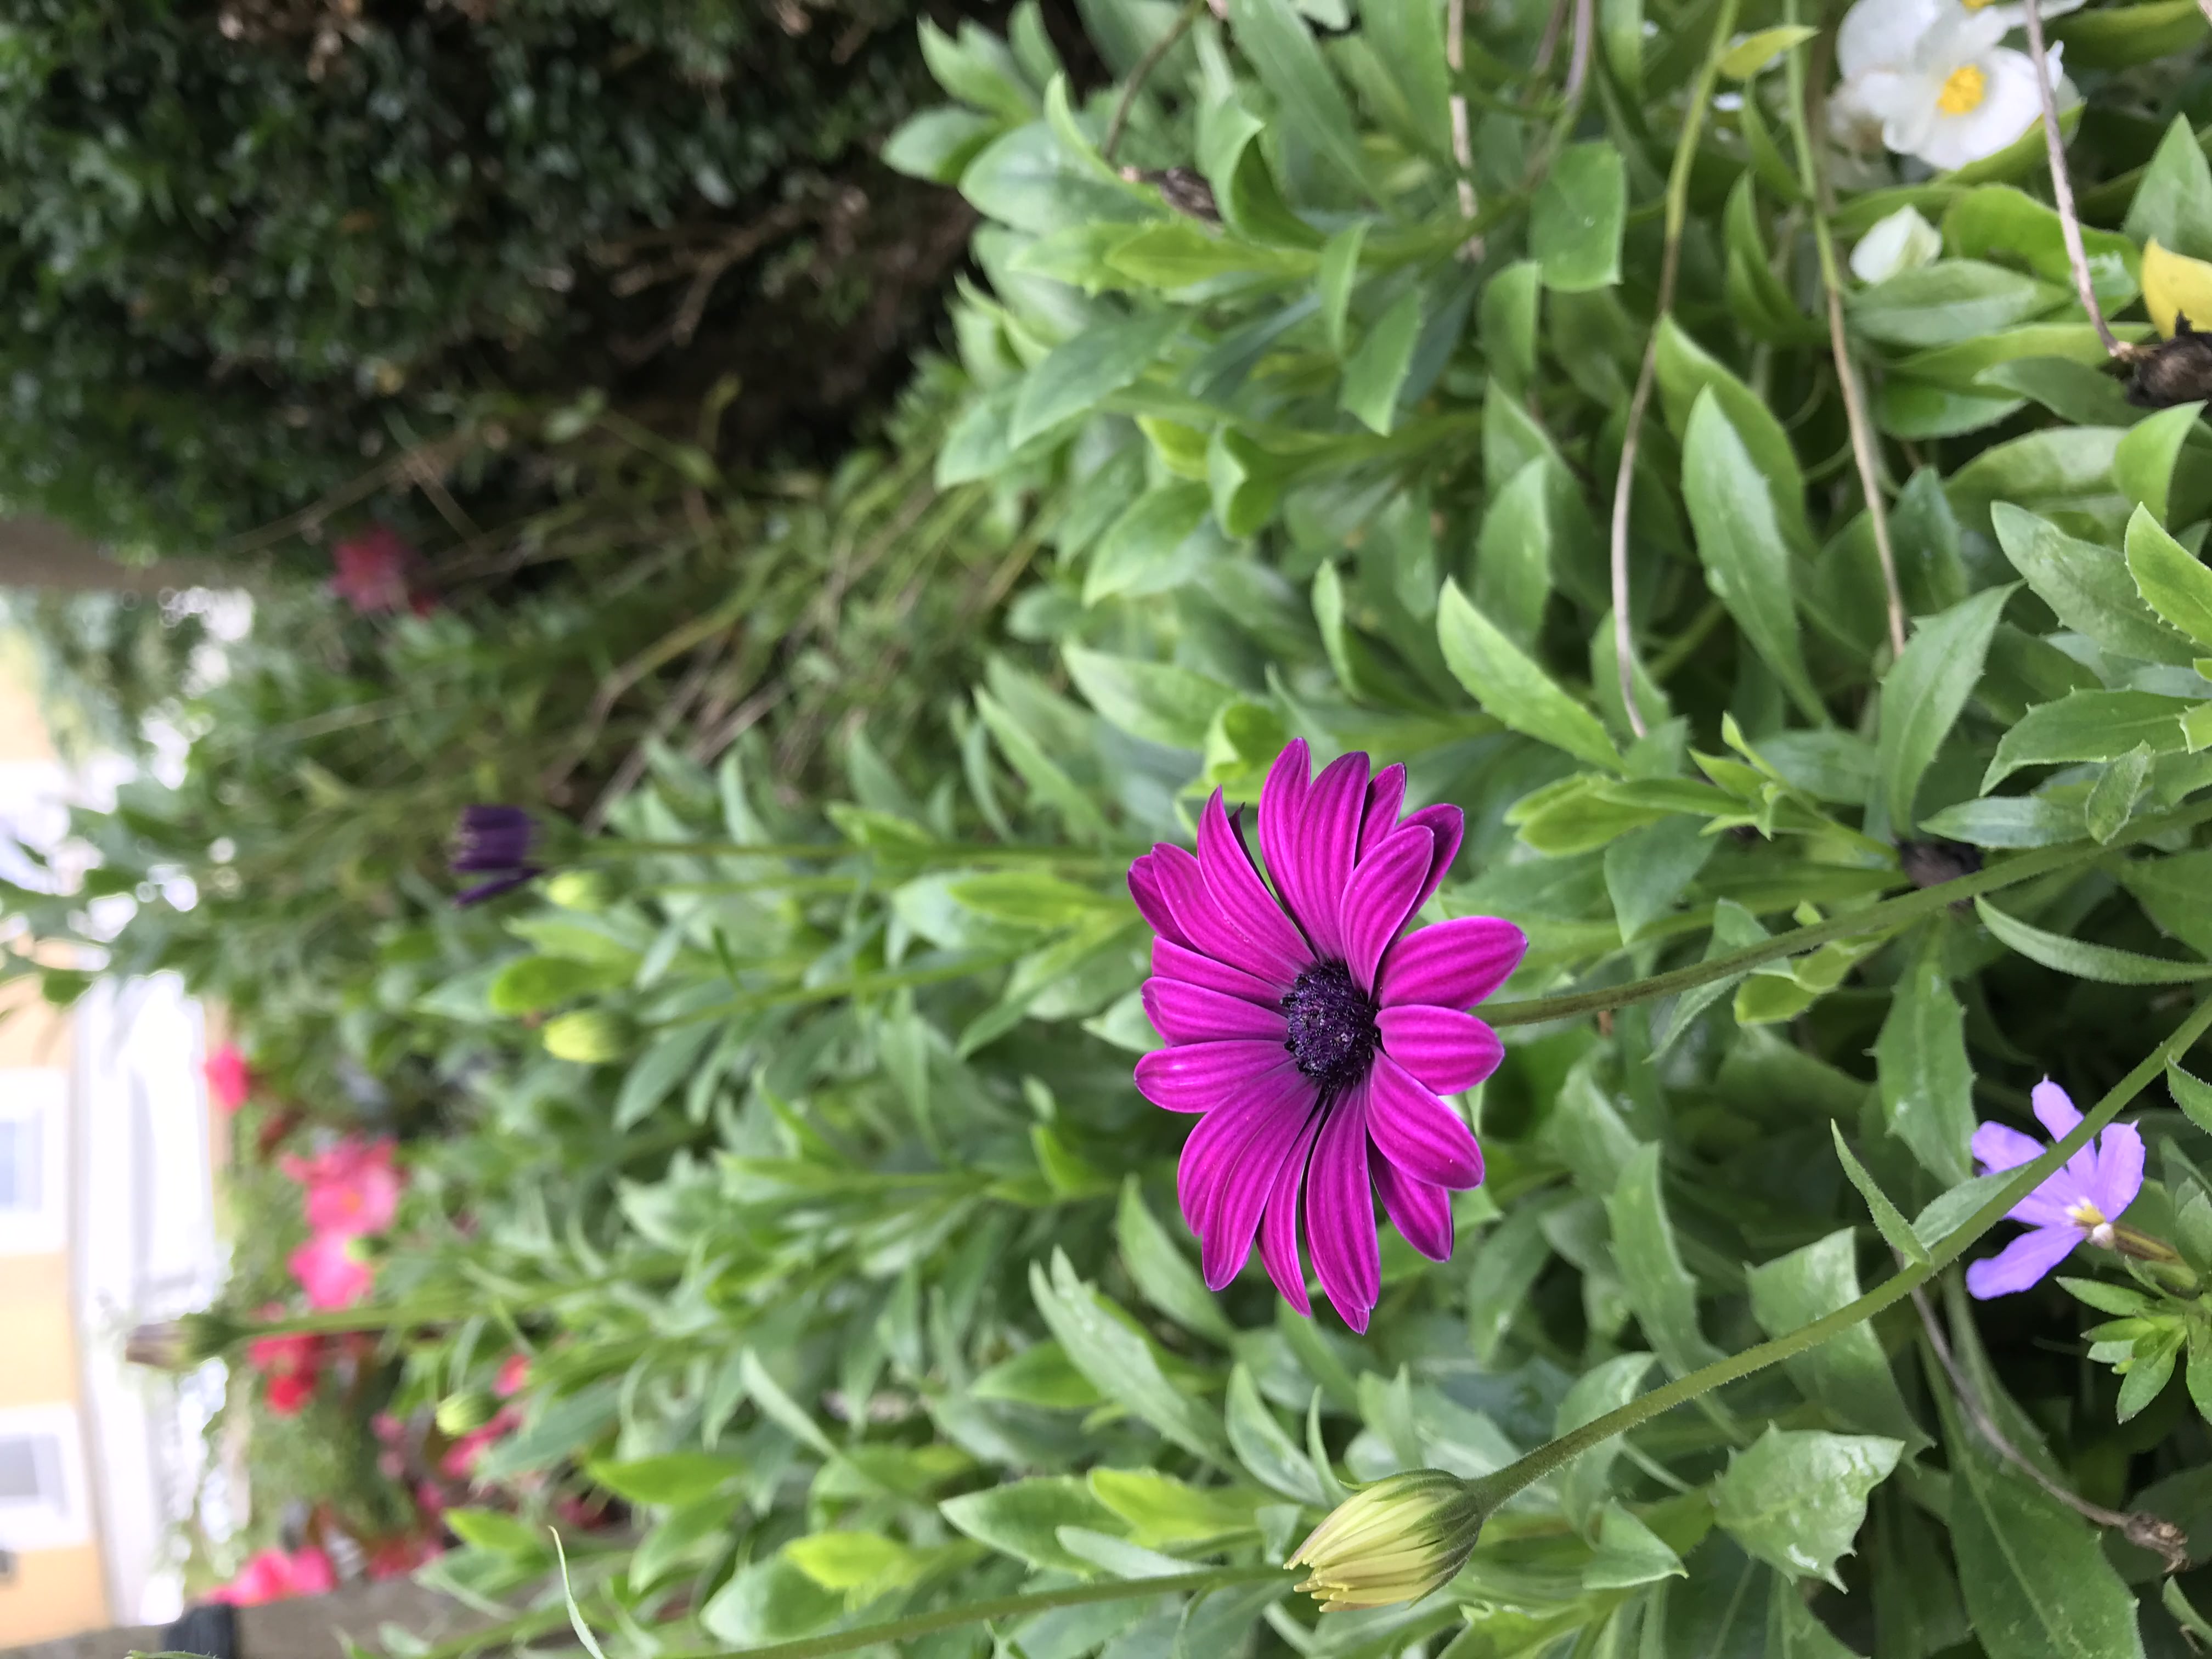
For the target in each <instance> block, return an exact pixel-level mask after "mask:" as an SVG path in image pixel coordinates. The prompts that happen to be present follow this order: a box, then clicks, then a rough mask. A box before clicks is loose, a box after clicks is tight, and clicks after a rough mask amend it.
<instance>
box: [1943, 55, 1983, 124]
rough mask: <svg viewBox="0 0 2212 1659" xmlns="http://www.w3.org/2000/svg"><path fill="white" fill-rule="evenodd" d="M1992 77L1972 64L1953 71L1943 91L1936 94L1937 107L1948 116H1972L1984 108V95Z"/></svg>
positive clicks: (1944, 84)
mask: <svg viewBox="0 0 2212 1659" xmlns="http://www.w3.org/2000/svg"><path fill="white" fill-rule="evenodd" d="M1989 82H1990V77H1989V76H1986V75H1984V74H1983V73H1982V72H1981V70H1979V69H1978V68H1977V67H1976V66H1975V65H1973V64H1966V65H1964V66H1963V67H1961V68H1959V69H1954V70H1952V71H1951V78H1950V79H1949V80H1948V81H1946V82H1944V83H1943V90H1942V91H1941V92H1939V93H1937V94H1936V108H1937V109H1940V110H1942V112H1943V113H1944V114H1946V115H1972V113H1973V112H1975V111H1976V110H1978V109H1979V108H1980V107H1981V106H1982V94H1983V92H1984V89H1985V88H1987V87H1988V85H1989Z"/></svg>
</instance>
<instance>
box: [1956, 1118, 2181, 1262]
mask: <svg viewBox="0 0 2212 1659" xmlns="http://www.w3.org/2000/svg"><path fill="white" fill-rule="evenodd" d="M2033 1101H2034V1105H2035V1115H2036V1117H2037V1119H2038V1120H2039V1121H2040V1122H2041V1123H2042V1125H2043V1127H2045V1128H2046V1129H2048V1130H2050V1131H2051V1139H2054V1140H2056V1139H2060V1138H2062V1137H2063V1136H2065V1135H2068V1134H2070V1133H2073V1129H2074V1126H2075V1124H2077V1123H2079V1122H2080V1121H2081V1113H2079V1112H2077V1111H2075V1109H2074V1103H2073V1102H2072V1101H2070V1100H2069V1099H2068V1098H2067V1097H2066V1091H2064V1090H2063V1089H2062V1088H2060V1087H2059V1086H2058V1085H2057V1084H2055V1083H2053V1082H2052V1081H2051V1079H2049V1078H2045V1079H2044V1080H2043V1081H2042V1082H2040V1083H2039V1084H2037V1085H2035V1093H2034V1096H2033ZM1973 1146H1974V1156H1975V1157H1976V1158H1978V1159H1979V1160H1981V1165H1982V1171H1983V1173H1984V1174H1985V1175H1996V1174H1998V1173H1999V1172H2001V1171H2002V1170H2017V1169H2018V1168H2020V1166H2021V1164H2027V1163H2031V1162H2033V1160H2034V1159H2036V1158H2040V1157H2042V1156H2043V1154H2044V1153H2045V1152H2048V1151H2050V1150H2051V1149H2050V1148H2049V1147H2047V1146H2045V1145H2044V1144H2043V1143H2042V1142H2041V1141H2039V1140H2038V1139H2035V1137H2034V1136H2033V1135H2024V1134H2022V1133H2021V1132H2020V1131H2019V1130H2017V1129H2012V1128H2008V1127H2005V1126H2004V1125H2003V1124H2002V1123H1984V1124H1983V1125H1982V1126H1981V1127H1979V1128H1978V1129H1976V1130H1975V1131H1974V1140H1973ZM2142 1184H2143V1142H2142V1133H2141V1132H2140V1131H2138V1130H2137V1129H2136V1127H2135V1126H2134V1125H2132V1124H2128V1123H2115V1124H2113V1125H2112V1126H2111V1127H2109V1128H2107V1129H2106V1130H2105V1132H2104V1133H2102V1134H2100V1135H2099V1136H2098V1137H2097V1138H2096V1139H2095V1141H2094V1142H2093V1144H2092V1145H2091V1146H2084V1147H2083V1148H2082V1149H2081V1151H2080V1152H2076V1153H2075V1154H2074V1156H2073V1157H2072V1158H2068V1159H2067V1160H2066V1164H2065V1166H2064V1167H2063V1168H2062V1169H2061V1170H2059V1171H2058V1172H2057V1174H2056V1175H2054V1176H2051V1178H2050V1179H2049V1180H2048V1181H2046V1182H2044V1183H2043V1184H2042V1185H2041V1186H2040V1187H2038V1188H2036V1189H2035V1190H2034V1191H2033V1192H2032V1193H2030V1194H2028V1195H2027V1197H2026V1198H2023V1199H2022V1200H2021V1201H2020V1202H2019V1203H2017V1204H2015V1205H2014V1206H2012V1208H2011V1209H2010V1210H2009V1211H2008V1212H2007V1213H2008V1215H2009V1216H2010V1217H2011V1218H2012V1219H2013V1220H2015V1221H2024V1222H2026V1223H2027V1227H2028V1231H2026V1232H2024V1233H2022V1234H2021V1236H2020V1237H2018V1238H2015V1240H2013V1242H2012V1243H2009V1244H2008V1245H2006V1246H2005V1247H2004V1249H2002V1250H2000V1251H1998V1252H1997V1253H1996V1255H1993V1256H1990V1258H1988V1259H1987V1260H1986V1261H1977V1262H1974V1263H1972V1265H1971V1266H1969V1267H1967V1269H1966V1289H1967V1291H1968V1292H1969V1293H1970V1294H1972V1295H1973V1296H1976V1297H1982V1298H1983V1299H1984V1300H1986V1299H1987V1298H1988V1297H1993V1296H2009V1295H2011V1294H2012V1293H2013V1292H2014V1291H2024V1290H2026V1289H2027V1288H2028V1287H2029V1286H2030V1285H2036V1284H2039V1283H2041V1282H2042V1280H2043V1279H2044V1278H2045V1275H2046V1274H2048V1273H2050V1272H2051V1269H2052V1268H2054V1267H2057V1265H2058V1264H2059V1263H2060V1262H2062V1261H2064V1260H2065V1259H2066V1258H2067V1257H2068V1256H2069V1255H2072V1254H2073V1253H2074V1249H2075V1246H2076V1245H2078V1244H2080V1243H2082V1242H2083V1241H2084V1240H2087V1242H2088V1243H2092V1244H2100V1245H2103V1246H2104V1247H2105V1248H2106V1249H2111V1248H2112V1224H2113V1223H2114V1222H2115V1221H2117V1220H2118V1219H2119V1218H2120V1213H2121V1212H2122V1211H2124V1210H2125V1209H2126V1208H2127V1207H2128V1206H2129V1205H2130V1204H2132V1203H2134V1202H2135V1201H2136V1194H2137V1193H2139V1192H2141V1191H2142Z"/></svg>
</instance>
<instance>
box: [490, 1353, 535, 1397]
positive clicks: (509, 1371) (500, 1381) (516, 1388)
mask: <svg viewBox="0 0 2212 1659" xmlns="http://www.w3.org/2000/svg"><path fill="white" fill-rule="evenodd" d="M529 1386H530V1356H529V1355H528V1354H526V1353H511V1354H509V1355H507V1358H505V1359H503V1360H501V1362H500V1367H499V1376H497V1377H496V1378H495V1379H494V1380H493V1383H492V1385H491V1391H492V1392H493V1393H494V1394H495V1395H498V1396H499V1397H500V1398H501V1400H512V1399H513V1398H514V1396H515V1395H519V1394H520V1393H521V1392H522V1391H523V1390H524V1389H526V1388H528V1387H529Z"/></svg>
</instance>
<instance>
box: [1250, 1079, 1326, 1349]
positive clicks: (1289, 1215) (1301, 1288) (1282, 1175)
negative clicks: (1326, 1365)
mask: <svg viewBox="0 0 2212 1659" xmlns="http://www.w3.org/2000/svg"><path fill="white" fill-rule="evenodd" d="M1323 1115H1324V1114H1322V1112H1321V1111H1320V1110H1319V1109H1316V1110H1314V1111H1310V1112H1308V1113H1307V1114H1306V1121H1305V1122H1304V1125H1303V1126H1301V1127H1300V1128H1299V1130H1298V1133H1297V1139H1296V1140H1294V1141H1292V1142H1291V1150H1290V1152H1289V1153H1288V1155H1286V1156H1285V1158H1284V1159H1283V1164H1282V1167H1281V1168H1280V1169H1279V1170H1276V1171H1275V1185H1274V1188H1273V1190H1272V1191H1270V1192H1269V1193H1268V1194H1267V1213H1266V1214H1265V1215H1263V1216H1262V1217H1261V1219H1260V1260H1261V1262H1262V1263H1263V1264H1264V1265H1265V1266H1266V1267H1267V1277H1268V1278H1270V1279H1273V1280H1274V1281H1275V1288H1276V1289H1277V1290H1278V1291H1281V1292H1282V1295H1283V1300H1284V1301H1285V1302H1287V1303H1289V1304H1291V1306H1292V1307H1293V1308H1296V1309H1297V1310H1298V1311H1299V1312H1300V1313H1302V1314H1307V1315H1310V1314H1311V1313H1312V1312H1313V1302H1312V1300H1311V1299H1310V1297H1308V1296H1307V1295H1306V1268H1305V1263H1304V1261H1301V1260H1300V1259H1299V1256H1298V1207H1299V1206H1298V1200H1299V1197H1300V1196H1301V1194H1303V1192H1304V1187H1305V1178H1306V1163H1307V1160H1308V1159H1309V1158H1310V1157H1311V1156H1312V1153H1313V1145H1314V1139H1315V1137H1316V1136H1317V1135H1318V1134H1320V1133H1321V1126H1322V1117H1323Z"/></svg>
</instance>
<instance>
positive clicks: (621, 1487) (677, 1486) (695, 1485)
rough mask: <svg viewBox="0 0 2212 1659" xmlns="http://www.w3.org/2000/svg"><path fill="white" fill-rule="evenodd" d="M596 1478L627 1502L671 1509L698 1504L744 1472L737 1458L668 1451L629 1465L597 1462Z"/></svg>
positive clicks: (594, 1464) (594, 1476)
mask: <svg viewBox="0 0 2212 1659" xmlns="http://www.w3.org/2000/svg"><path fill="white" fill-rule="evenodd" d="M590 1469H591V1476H592V1480H594V1481H596V1482H598V1483H599V1485H600V1486H605V1488H606V1489H607V1490H608V1491H609V1492H612V1493H614V1495H615V1496H616V1497H617V1498H622V1499H623V1500H624V1501H625V1502H627V1503H631V1504H661V1505H664V1506H665V1507H668V1508H671V1509H672V1508H676V1507H678V1506H680V1505H682V1504H692V1503H696V1502H697V1501H698V1500H699V1499H701V1498H706V1497H708V1496H710V1495H711V1494H713V1493H714V1492H720V1490H721V1489H722V1488H723V1487H724V1486H727V1485H728V1484H729V1483H730V1482H731V1481H732V1480H736V1479H737V1478H738V1476H739V1475H740V1474H744V1465H743V1464H742V1463H740V1462H737V1461H736V1460H735V1459H733V1458H728V1457H717V1456H714V1455H712V1454H710V1453H707V1452H668V1453H665V1454H663V1455H660V1456H658V1457H639V1458H633V1459H631V1460H630V1461H629V1462H625V1463H607V1462H594V1463H592V1465H591V1466H590Z"/></svg>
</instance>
